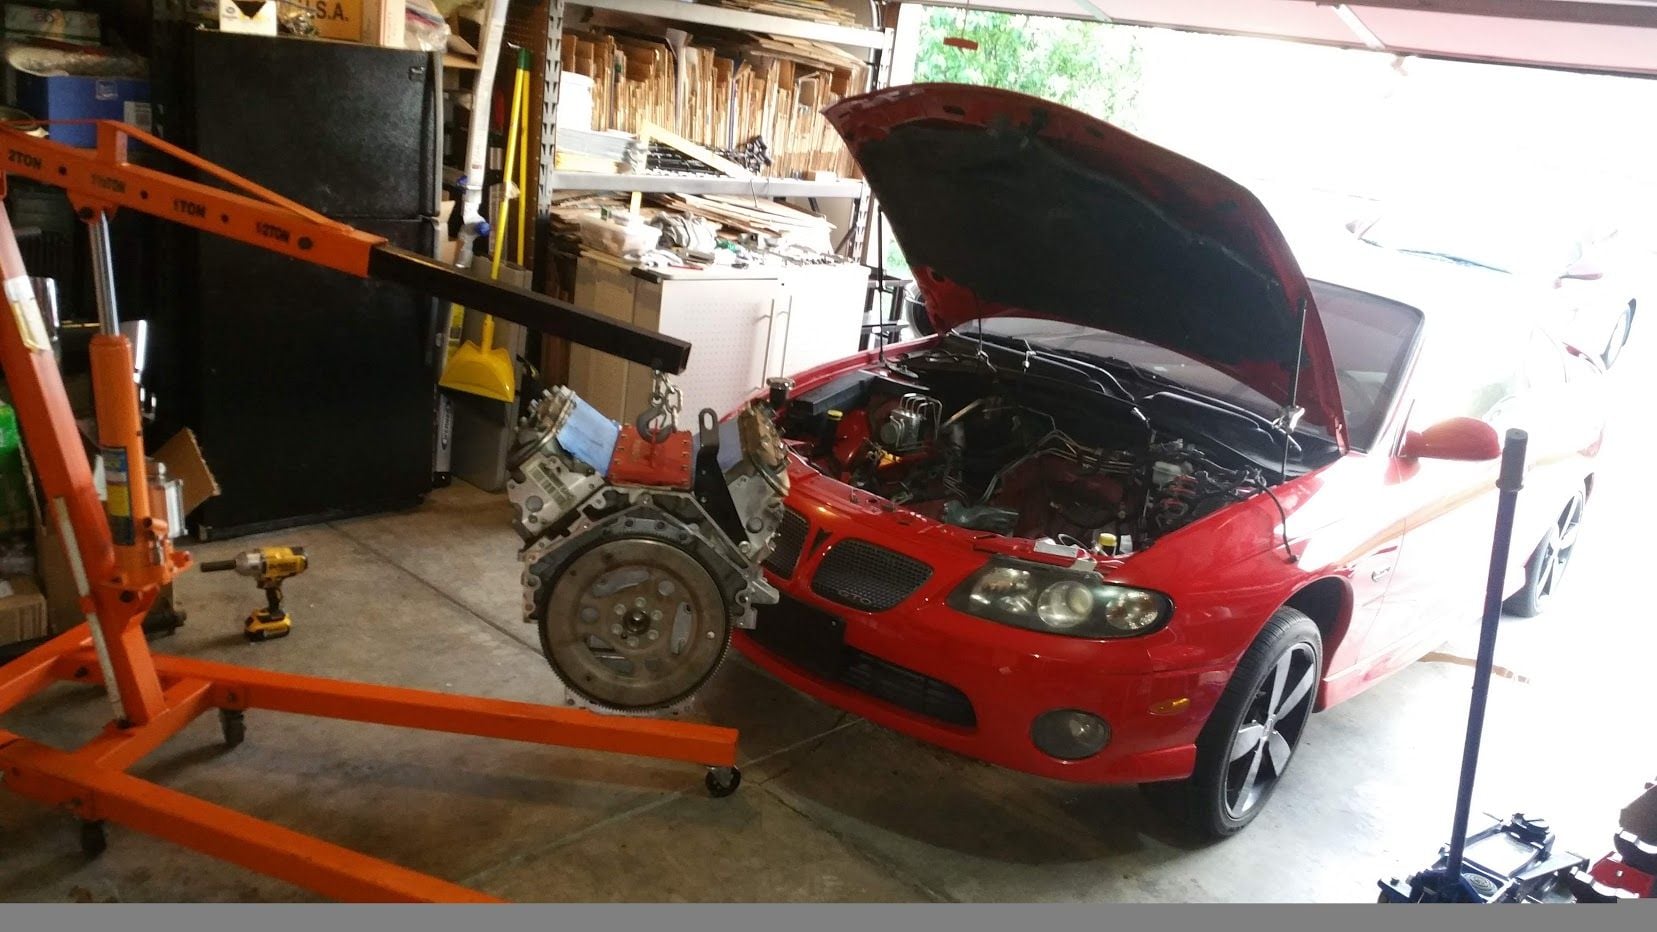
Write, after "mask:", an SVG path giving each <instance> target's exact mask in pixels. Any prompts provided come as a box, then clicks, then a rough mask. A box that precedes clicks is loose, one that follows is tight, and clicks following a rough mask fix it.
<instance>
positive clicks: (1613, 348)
mask: <svg viewBox="0 0 1657 932" xmlns="http://www.w3.org/2000/svg"><path fill="white" fill-rule="evenodd" d="M1633 328H1634V306H1633V305H1632V304H1630V305H1629V306H1628V309H1627V310H1625V311H1623V312H1622V314H1620V315H1618V317H1617V322H1616V324H1615V325H1613V326H1612V327H1611V337H1610V339H1608V340H1606V341H1605V352H1604V353H1601V354H1600V359H1602V360H1604V362H1605V368H1607V369H1609V368H1611V366H1612V364H1613V363H1615V362H1616V361H1617V357H1618V356H1621V355H1622V348H1623V347H1624V346H1627V345H1628V333H1629V331H1630V330H1632V329H1633Z"/></svg>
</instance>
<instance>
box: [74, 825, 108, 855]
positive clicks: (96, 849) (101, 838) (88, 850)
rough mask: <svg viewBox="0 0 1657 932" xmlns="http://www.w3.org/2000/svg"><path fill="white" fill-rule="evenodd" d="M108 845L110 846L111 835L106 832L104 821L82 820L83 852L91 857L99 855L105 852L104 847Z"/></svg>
mask: <svg viewBox="0 0 1657 932" xmlns="http://www.w3.org/2000/svg"><path fill="white" fill-rule="evenodd" d="M107 847H109V835H108V834H107V833H105V832H104V824H103V822H101V821H91V820H87V821H82V822H81V853H83V854H85V855H86V856H87V857H89V858H95V857H97V856H98V855H100V854H103V853H104V849H105V848H107Z"/></svg>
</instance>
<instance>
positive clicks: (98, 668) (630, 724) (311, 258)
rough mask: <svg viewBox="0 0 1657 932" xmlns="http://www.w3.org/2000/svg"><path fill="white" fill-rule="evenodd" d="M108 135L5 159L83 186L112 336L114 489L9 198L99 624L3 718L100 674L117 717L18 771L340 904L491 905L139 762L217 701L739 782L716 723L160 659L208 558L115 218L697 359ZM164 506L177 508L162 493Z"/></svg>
mask: <svg viewBox="0 0 1657 932" xmlns="http://www.w3.org/2000/svg"><path fill="white" fill-rule="evenodd" d="M97 131H98V144H97V148H96V149H76V148H72V147H69V146H66V145H63V144H61V143H55V142H52V141H50V140H47V139H41V138H37V137H34V136H31V135H29V134H27V133H25V132H22V131H20V130H19V129H18V128H17V127H16V126H7V125H0V147H3V148H4V150H5V156H4V161H3V162H0V173H3V175H16V176H20V177H24V178H29V179H31V180H34V181H37V182H41V183H44V184H48V185H53V186H56V187H60V188H63V189H65V190H67V192H68V193H69V196H70V200H71V203H72V204H73V205H74V207H75V209H76V212H77V214H78V215H79V217H80V219H81V220H83V221H84V222H85V223H86V225H87V227H88V230H89V232H90V236H91V244H92V260H93V262H92V265H93V275H94V279H95V286H96V287H95V295H96V298H97V304H98V312H99V324H100V330H99V333H98V334H97V335H96V336H94V337H93V339H92V345H91V350H90V357H91V367H92V378H93V388H94V406H95V413H96V415H97V425H98V426H97V443H98V446H99V455H100V457H101V459H102V465H103V468H104V475H105V480H106V482H105V486H106V494H105V496H104V498H105V501H100V499H99V496H98V494H97V492H96V491H95V489H94V487H93V477H92V469H91V466H90V464H89V463H88V461H87V456H86V454H85V450H84V447H83V445H82V441H81V438H80V433H79V431H78V430H77V428H76V424H75V418H74V416H73V414H72V413H71V410H70V405H69V400H68V396H67V395H66V394H65V392H64V387H63V381H62V377H61V375H60V373H59V371H58V368H57V363H56V360H55V359H54V357H53V354H52V350H51V346H50V342H49V337H48V334H47V332H46V328H45V325H44V322H43V320H42V316H41V312H40V308H39V307H38V305H37V303H36V299H35V296H34V291H33V289H32V287H31V285H30V282H29V278H28V273H27V271H26V270H25V268H24V266H23V259H22V255H21V254H20V252H19V250H18V245H17V240H16V237H15V236H14V234H13V232H12V227H11V221H10V218H9V217H8V215H7V214H6V212H5V210H4V207H3V206H0V277H3V283H4V287H5V293H6V301H7V304H8V305H9V308H10V320H9V321H8V322H0V363H3V365H4V369H5V375H6V381H7V384H8V385H9V386H10V388H11V393H12V399H13V404H14V406H15V407H16V409H17V416H18V420H19V423H20V425H21V427H22V430H23V434H24V437H25V438H26V439H27V442H28V448H29V451H30V454H31V458H32V460H33V463H34V466H35V470H36V473H37V476H38V480H39V486H40V489H41V492H42V494H43V496H44V499H45V501H46V503H47V510H46V518H45V520H50V521H52V522H54V524H55V526H56V529H57V531H58V532H59V534H60V535H61V537H62V539H63V541H64V546H65V547H66V549H67V551H68V554H67V555H68V557H69V561H70V564H71V567H72V569H73V574H74V577H75V582H76V585H77V587H78V589H79V592H80V597H81V598H80V606H81V609H82V610H83V611H84V612H85V615H86V622H85V623H84V624H81V625H79V626H77V627H75V628H73V629H71V630H69V631H67V632H65V633H64V634H62V635H59V636H58V637H56V638H54V639H53V640H51V641H48V642H47V643H46V644H44V645H42V646H40V647H37V648H36V649H34V650H33V651H31V652H30V653H28V654H26V655H24V656H23V657H20V658H18V659H17V660H14V661H12V662H11V663H9V664H7V665H5V666H4V667H0V713H4V712H5V711H7V710H9V709H11V708H13V707H14V706H16V705H17V704H19V703H20V702H22V701H24V700H25V699H27V698H28V697H30V696H31V695H34V694H35V693H37V692H39V691H41V690H42V689H44V688H46V687H47V686H49V685H50V684H52V683H54V682H58V681H65V680H67V681H72V682H83V683H101V684H102V685H103V687H104V688H105V690H106V691H107V692H108V695H109V699H110V702H111V704H112V706H113V708H114V720H113V721H111V722H110V723H109V724H108V725H107V726H105V728H104V729H103V731H102V732H101V733H100V734H98V735H97V736H95V737H94V738H92V740H91V741H89V742H88V743H86V744H85V745H83V746H81V747H80V748H79V749H77V750H73V751H65V750H59V749H56V748H53V747H49V746H46V745H44V744H40V743H38V742H35V741H32V740H30V739H28V738H25V737H23V736H21V735H17V734H13V733H10V732H7V731H4V730H0V785H3V786H4V787H5V788H6V789H8V790H10V791H12V792H14V793H17V794H19V795H22V796H25V797H29V798H32V799H35V800H38V801H40V802H42V803H45V804H46V805H49V806H54V807H60V808H62V809H65V810H67V811H68V812H70V813H71V814H72V815H74V816H75V817H77V818H78V819H80V820H81V825H82V844H83V846H84V847H86V848H87V849H88V850H89V851H93V852H95V851H97V850H101V849H102V846H103V843H104V829H103V826H104V823H105V822H106V821H107V822H114V823H117V824H120V825H125V826H127V827H129V828H133V829H136V830H138V831H141V832H144V833H147V834H149V835H153V836H156V837H158V838H163V839H166V840H168V841H171V842H174V843H176V844H179V845H183V846H185V847H188V848H192V849H195V850H197V851H201V852H203V853H205V854H208V855H211V856H214V857H218V858H222V859H224V860H227V861H231V862H234V863H236V864H240V865H242V866H244V867H247V868H249V869H252V870H255V871H258V872H261V873H265V874H268V875H271V876H274V877H278V878H280V879H283V880H286V881H288V882H290V883H293V884H296V885H298V886H301V887H305V888H308V889H311V890H314V891H316V892H318V893H320V894H322V895H324V896H327V897H330V898H334V899H340V900H361V901H374V902H387V901H403V902H409V901H413V902H430V901H486V900H489V899H491V898H490V897H488V896H485V895H484V894H481V893H479V892H477V891H474V890H470V889H467V888H465V887H461V886H458V885H456V884H452V883H449V882H447V881H443V880H440V879H438V878H435V877H431V876H428V875H425V874H421V873H418V872H416V871H412V870H408V869H406V868H402V867H399V866H397V865H395V864H390V863H388V862H385V861H382V860H379V859H376V858H372V857H369V856H367V855H364V854H361V853H358V852H355V851H351V850H349V849H346V848H343V847H340V846H338V845H333V844H330V843H328V842H325V841H322V840H320V839H317V838H314V837H311V836H308V835H303V834H300V833H298V832H293V831H289V830H287V829H284V828H281V827H280V826H277V825H273V824H271V823H269V822H265V821H262V820H259V819H255V818H253V817H251V816H247V815H244V814H242V813H239V812H236V811H234V810H232V809H228V808H225V807H223V806H218V805H215V804H212V803H209V802H206V801H204V800H201V799H197V798H195V797H192V796H189V795H186V794H183V793H178V792H174V791H172V790H168V789H166V788H164V787H162V786H160V785H157V784H155V783H151V782H149V781H146V780H141V779H139V778H136V777H133V776H131V775H129V774H127V773H126V770H127V768H129V767H131V766H132V765H133V764H135V763H136V762H137V761H139V760H140V759H141V758H143V757H144V756H145V755H147V754H148V753H149V752H151V751H153V750H155V749H156V748H157V747H159V746H160V745H161V744H162V743H163V742H165V741H166V740H167V739H168V738H169V737H171V736H172V735H174V734H176V733H177V732H178V731H179V730H180V729H182V728H183V727H184V726H185V725H187V724H188V723H189V722H190V721H191V720H192V719H194V718H195V717H196V716H198V715H201V714H204V713H206V712H207V711H209V710H217V712H218V714H219V716H220V719H221V723H222V724H223V726H224V731H225V737H226V740H227V741H232V742H233V741H236V740H239V739H240V737H241V734H242V728H243V723H242V717H243V713H244V711H245V710H247V709H268V710H272V711H278V712H289V713H294V714H299V715H312V716H320V717H324V718H334V719H344V720H349V721H356V722H369V723H376V724H383V725H397V726H402V727H407V728H422V729H427V730H431V731H442V732H449V733H454V734H468V735H482V736H487V737H494V738H504V739H508V740H514V741H527V742H534V743H538V744H549V745H561V746H566V747H574V748H583V749H591V750H602V751H613V752H616V753H621V754H631V755H637V756H641V757H650V758H657V759H664V760H675V761H683V762H687V763H693V764H700V765H703V766H706V767H708V768H710V770H709V780H708V786H709V788H710V790H713V791H715V792H716V793H719V792H721V791H728V790H729V789H734V788H735V780H736V779H738V778H739V774H737V772H736V770H735V762H736V737H737V735H736V732H735V731H733V730H731V729H727V728H719V727H714V726H709V725H698V724H689V723H682V722H673V721H662V720H655V719H648V718H633V717H622V716H607V715H600V714H596V713H593V712H590V711H586V710H583V709H566V708H554V707H549V706H543V705H536V704H532V703H521V702H506V701H500V700H493V699H482V698H474V697H468V696H455V695H449V694H444V693H435V692H426V691H420V690H413V689H402V688H397V687H389V686H375V685H368V684H363V683H351V682H342V681H337V680H328V679H321V678H317V677H309V676H299V675H294V674H286V673H272V672H268V671H264V670H256V669H250V668H245V667H239V666H233V665H229V664H221V663H211V662H205V661H200V660H192V659H188V658H183V657H172V656H166V655H158V654H152V653H151V651H150V648H149V644H148V641H147V640H146V639H145V636H144V633H143V629H142V624H143V619H144V617H145V615H146V613H147V612H148V610H149V608H150V606H151V604H152V603H153V602H154V601H155V599H156V597H157V594H158V593H159V591H160V589H161V588H162V587H163V586H164V585H166V584H167V583H168V582H169V581H170V580H171V579H172V578H173V576H174V575H175V574H176V573H178V572H180V571H182V570H183V569H185V568H187V567H188V566H189V565H190V556H189V554H188V553H185V552H183V551H175V550H174V549H173V547H172V543H171V537H172V535H171V534H169V531H168V528H167V527H166V522H165V520H164V516H165V514H166V509H165V506H164V504H163V503H159V502H156V503H152V502H151V501H150V500H149V489H150V486H149V477H148V476H147V474H146V460H145V451H144V442H143V436H142V430H141V419H140V415H139V407H138V397H137V392H136V386H135V384H134V381H133V378H132V372H133V355H132V347H131V345H130V344H129V342H128V341H127V339H126V337H124V336H122V335H121V332H120V330H119V329H118V324H119V321H118V312H117V308H116V303H115V288H114V279H113V271H112V265H111V258H110V240H109V216H110V215H111V214H113V213H114V212H115V211H116V210H119V209H122V208H128V209H132V210H137V211H141V212H143V213H146V214H151V215H154V216H157V217H163V218H166V219H169V220H173V221H176V222H178V223H181V224H184V225H186V226H189V227H193V228H195V229H197V230H201V231H204V232H208V233H213V234H218V235H221V236H226V237H229V238H232V239H236V240H240V241H242V242H244V243H250V244H252V245H255V246H259V247H262V248H264V249H268V250H270V251H272V252H276V253H280V254H282V255H286V256H290V257H292V258H294V259H297V260H299V261H302V262H310V263H315V264H317V265H322V266H326V267H329V268H332V269H336V270H338V271H341V272H345V273H348V274H351V275H356V276H361V277H366V278H374V279H381V280H386V281H394V282H399V283H401V284H404V285H407V286H409V287H411V288H414V289H416V290H419V291H424V292H427V293H430V294H432V295H435V296H437V297H439V298H442V299H447V300H450V301H453V302H456V303H460V304H463V305H465V306H467V307H472V308H476V309H478V310H480V311H483V312H485V313H489V314H492V315H495V316H498V317H502V318H505V319H507V320H510V321H514V322H516V323H520V324H524V325H525V326H529V327H534V328H536V329H539V330H541V331H544V332H547V333H551V334H554V335H557V336H562V337H565V338H567V339H570V340H572V341H574V342H577V343H582V344H585V345H587V346H590V347H593V348H595V349H599V350H602V351H604V352H607V353H611V354H613V355H616V356H621V357H622V358H624V359H628V360H631V361H633V362H638V363H641V364H643V365H646V366H649V367H650V368H652V369H656V370H660V371H662V372H669V373H677V372H681V371H683V370H684V367H685V363H686V360H687V358H688V356H689V351H690V347H689V344H686V343H684V342H682V341H679V340H675V339H672V338H670V337H665V336H662V335H660V334H656V333H652V332H649V331H646V330H642V329H639V328H636V327H633V326H631V325H628V324H624V323H620V322H617V321H613V320H610V319H607V318H604V317H602V316H599V315H597V314H594V313H591V312H588V311H583V310H581V309H579V308H576V307H574V306H572V305H569V304H566V303H564V302H560V301H556V300H553V299H551V298H548V297H545V296H543V295H539V294H536V293H535V292H532V291H528V290H525V289H522V288H516V287H512V286H509V285H503V284H500V283H497V282H492V281H485V280H482V279H478V278H474V277H471V276H470V275H467V274H464V273H462V272H460V271H459V270H457V269H454V268H451V267H449V266H446V265H443V264H441V263H439V262H436V261H434V260H432V259H430V258H427V257H424V256H420V255H417V254H414V253H409V252H406V251H403V250H399V249H396V248H394V247H392V246H389V245H388V244H387V243H386V241H385V240H384V239H382V238H380V237H376V236H372V235H370V234H368V233H364V232H362V231H360V230H356V229H353V228H352V227H349V226H347V225H345V224H342V223H338V222H335V221H333V220H330V219H328V218H326V217H323V216H321V215H320V214H317V213H315V212H313V211H311V210H308V209H306V208H304V207H302V206H300V205H298V204H295V203H293V202H291V201H288V200H286V199H284V198H282V197H280V196H279V195H276V194H274V193H272V192H270V191H268V190H265V189H263V188H260V187H259V186H257V185H254V184H252V183H251V182H249V181H247V180H246V179H243V178H240V177H238V176H236V175H234V174H232V173H230V172H228V171H226V170H224V169H222V168H219V167H218V166H215V165H212V164H211V163H208V162H206V161H204V160H202V159H199V158H197V157H195V156H194V155H192V154H190V153H188V152H185V151H183V150H180V149H178V148H177V147H174V146H172V145H170V144H168V143H166V142H164V141H162V140H160V139H157V138H155V137H154V136H151V135H149V134H147V133H144V132H142V131H140V130H138V129H136V128H134V127H130V126H126V125H123V124H120V123H115V122H110V121H98V126H97ZM129 142H137V143H140V144H142V145H144V146H147V147H150V148H151V149H154V150H156V151H158V152H162V153H166V154H167V155H170V156H172V157H174V158H176V159H178V160H179V161H181V162H183V163H185V164H187V165H189V166H191V167H192V168H194V169H196V170H198V171H200V172H202V173H203V174H205V175H207V176H209V177H211V178H213V179H214V180H216V181H218V182H219V183H221V184H223V185H225V186H226V188H220V187H215V186H212V185H209V184H203V183H199V182H195V181H191V180H186V179H183V178H180V177H177V176H175V175H171V174H168V173H166V172H162V171H159V170H156V169H153V168H148V167H145V166H141V165H134V164H131V163H129V162H128V161H127V147H128V144H129ZM157 506H160V507H157Z"/></svg>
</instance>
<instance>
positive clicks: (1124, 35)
mask: <svg viewBox="0 0 1657 932" xmlns="http://www.w3.org/2000/svg"><path fill="white" fill-rule="evenodd" d="M951 36H955V37H959V38H963V39H971V40H973V41H976V42H977V43H978V48H977V49H976V50H970V51H969V50H967V49H961V48H955V47H953V46H949V45H945V44H944V39H945V38H948V37H951ZM915 80H916V81H917V82H932V81H947V82H951V83H956V84H981V85H985V86H988V87H999V88H1005V89H1007V90H1011V91H1018V92H1020V93H1023V94H1029V95H1031V96H1033V97H1041V98H1044V99H1046V100H1051V101H1054V102H1056V103H1060V104H1064V105H1065V106H1067V107H1070V108H1073V109H1076V110H1080V111H1082V112H1084V113H1089V114H1092V115H1093V116H1096V117H1099V118H1101V119H1104V120H1108V121H1110V122H1112V123H1114V124H1116V125H1118V126H1122V127H1124V128H1127V129H1132V128H1133V124H1134V109H1133V108H1134V100H1135V97H1136V96H1137V94H1138V91H1139V82H1140V48H1139V37H1138V35H1137V34H1136V32H1135V30H1134V29H1132V28H1130V27H1122V26H1111V25H1108V24H1105V23H1097V22H1089V21H1083V20H1071V19H1059V18H1057V17H1052V16H1025V15H1020V14H1016V13H996V12H990V11H986V10H967V11H962V10H959V9H949V8H945V7H933V8H930V9H929V10H928V12H927V17H926V20H925V21H924V22H923V23H922V24H921V35H920V50H919V52H918V54H917V56H916V59H915ZM886 239H887V242H886V267H887V269H888V270H889V271H891V272H892V273H893V274H897V275H905V274H907V272H908V268H909V264H908V263H907V262H905V261H904V258H903V253H902V251H901V250H899V249H898V247H897V243H896V242H894V241H893V240H892V239H891V233H890V231H887V235H886Z"/></svg>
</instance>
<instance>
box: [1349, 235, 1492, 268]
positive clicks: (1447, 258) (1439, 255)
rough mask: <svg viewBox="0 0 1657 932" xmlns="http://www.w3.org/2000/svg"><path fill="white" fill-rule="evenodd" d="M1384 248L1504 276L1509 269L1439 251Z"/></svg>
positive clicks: (1377, 244)
mask: <svg viewBox="0 0 1657 932" xmlns="http://www.w3.org/2000/svg"><path fill="white" fill-rule="evenodd" d="M1364 242H1366V243H1368V242H1370V241H1369V240H1364ZM1371 245H1375V246H1380V245H1381V244H1380V243H1371ZM1382 248H1390V249H1392V251H1393V252H1401V253H1405V254H1407V255H1411V256H1426V257H1428V258H1429V259H1439V260H1441V261H1444V262H1451V263H1454V264H1456V265H1466V266H1471V267H1472V268H1475V269H1489V270H1490V271H1492V272H1501V273H1503V274H1507V269H1499V268H1497V267H1496V266H1494V265H1487V264H1485V263H1483V262H1477V261H1474V260H1472V259H1469V258H1467V257H1466V256H1453V255H1451V254H1450V253H1447V252H1438V251H1436V250H1432V249H1403V248H1399V247H1382Z"/></svg>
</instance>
